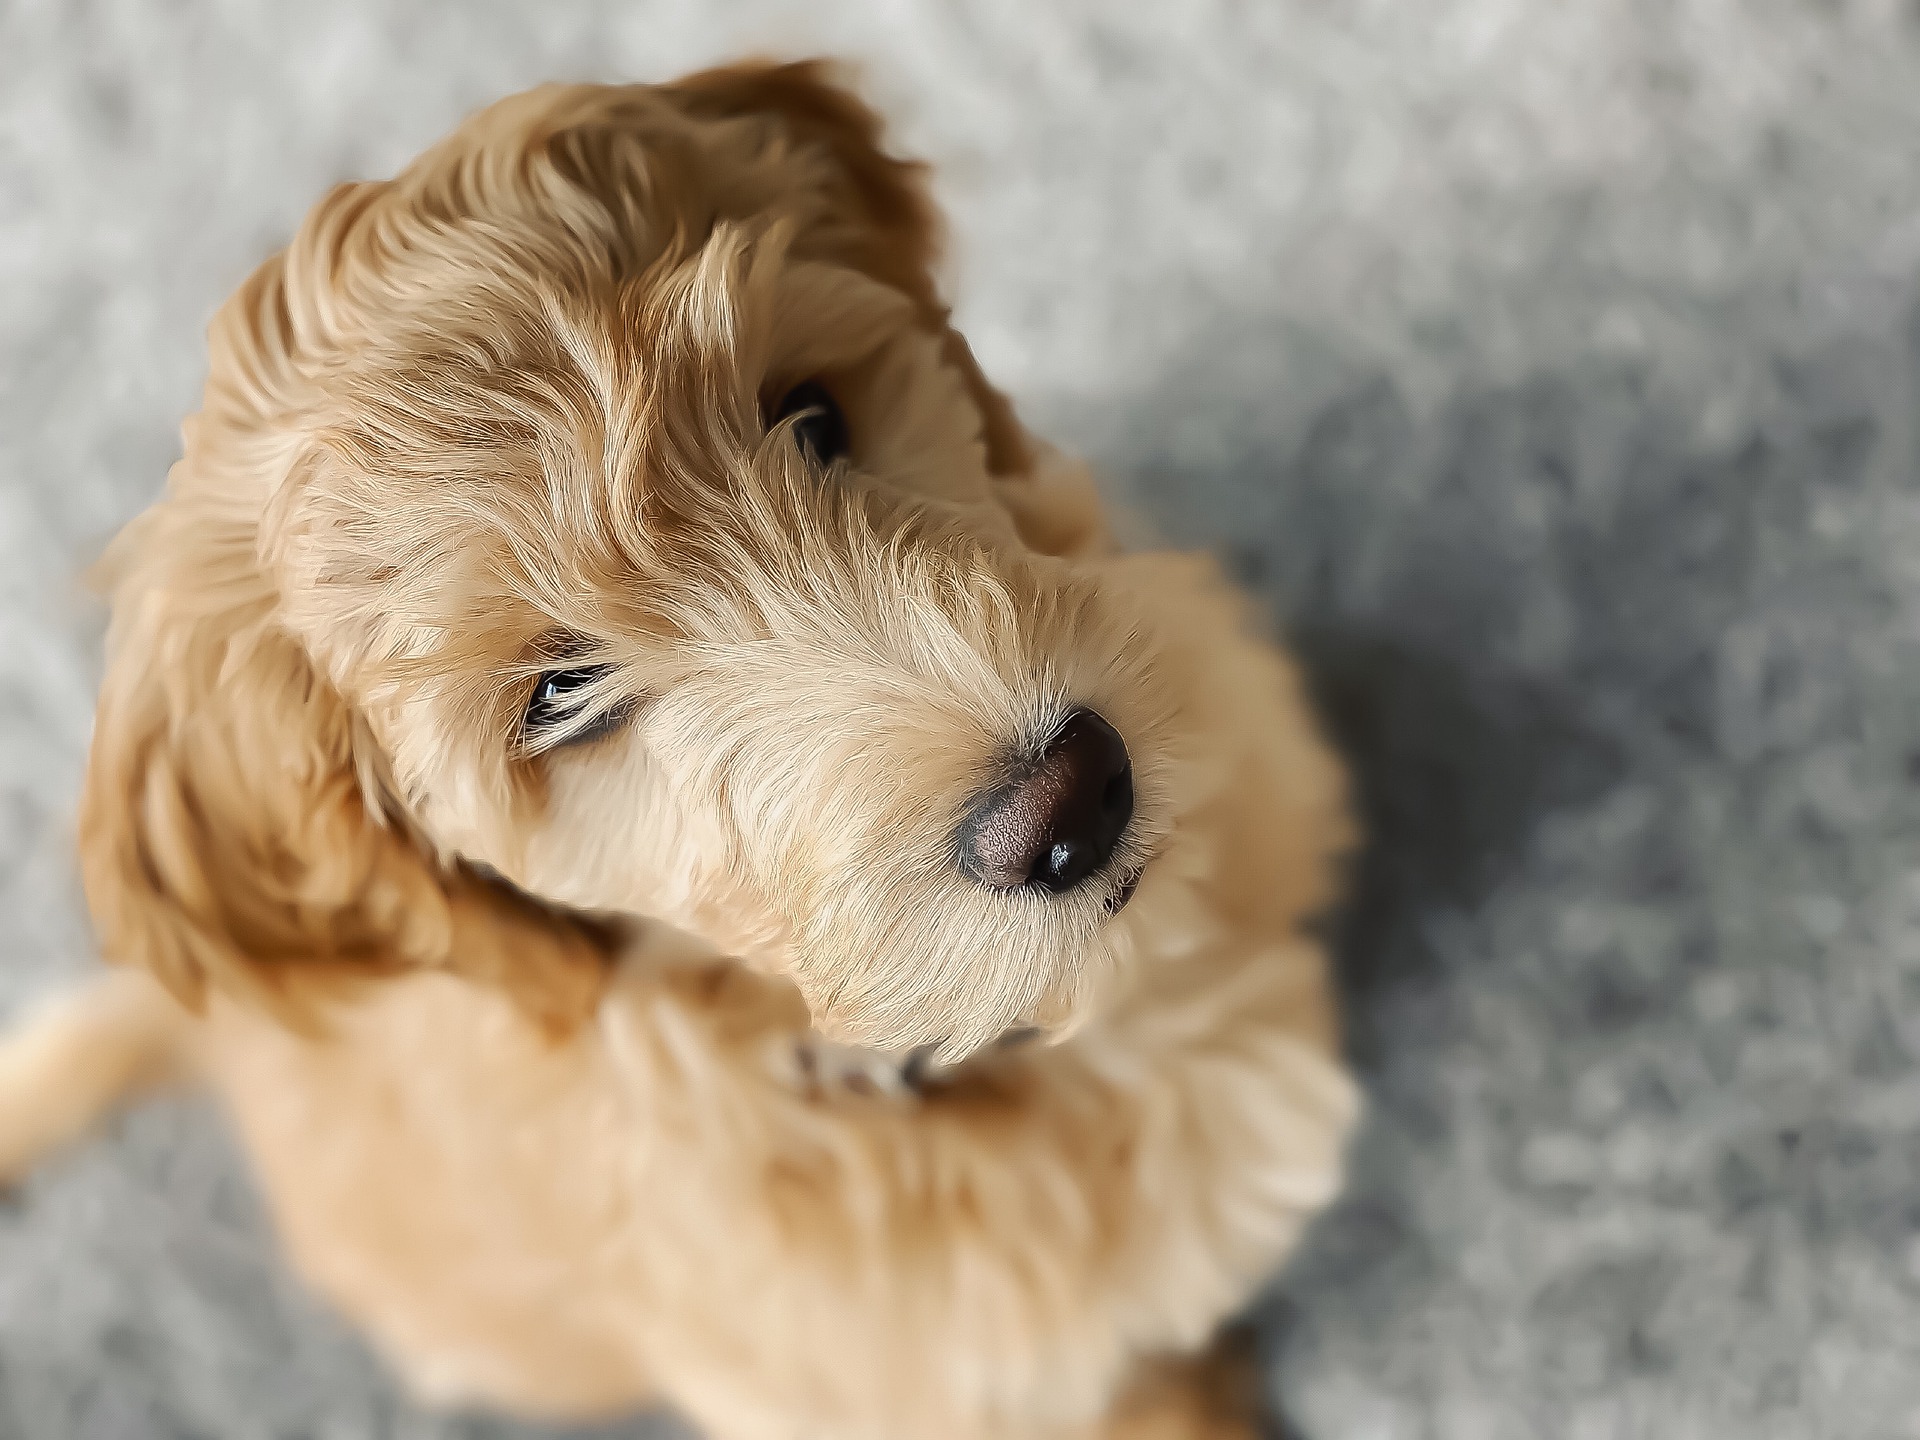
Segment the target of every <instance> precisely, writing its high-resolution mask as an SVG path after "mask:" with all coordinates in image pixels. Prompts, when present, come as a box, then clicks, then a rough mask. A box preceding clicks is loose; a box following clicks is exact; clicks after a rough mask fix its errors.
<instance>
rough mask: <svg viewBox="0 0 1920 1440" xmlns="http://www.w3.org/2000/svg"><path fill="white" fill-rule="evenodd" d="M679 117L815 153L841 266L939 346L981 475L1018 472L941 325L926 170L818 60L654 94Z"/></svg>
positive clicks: (961, 348) (1004, 422)
mask: <svg viewBox="0 0 1920 1440" xmlns="http://www.w3.org/2000/svg"><path fill="white" fill-rule="evenodd" d="M661 89H662V91H663V92H664V93H665V94H667V95H668V96H670V97H672V98H674V99H675V100H677V101H678V102H679V103H680V104H681V106H682V107H683V108H684V109H685V110H687V112H688V113H690V114H693V115H696V116H702V117H706V118H712V119H719V118H730V119H737V118H741V117H746V116H758V117H764V118H765V119H767V120H769V121H771V122H772V123H774V124H777V125H778V126H779V127H780V128H781V130H782V131H783V132H784V133H785V135H786V137H787V139H788V140H789V141H791V142H792V143H793V144H795V145H797V146H799V147H802V148H814V149H819V150H824V151H825V152H827V154H829V155H830V156H831V157H832V159H833V164H832V165H831V166H830V167H829V169H828V172H827V173H828V174H829V175H830V176H831V179H830V181H829V186H830V193H829V194H828V196H827V206H826V209H827V213H828V214H829V215H830V216H832V217H833V219H834V221H835V222H836V223H835V225H834V227H833V234H832V240H831V245H832V248H833V250H834V252H835V258H836V259H838V260H839V261H840V262H841V263H843V264H846V265H850V266H852V267H853V268H855V269H858V270H861V271H864V272H865V273H866V274H868V275H871V276H872V277H873V278H874V279H876V280H878V281H880V282H881V283H882V284H885V285H890V286H892V287H893V288H894V289H896V290H898V291H900V292H901V293H902V294H905V295H907V296H908V297H910V298H911V299H912V300H913V302H914V305H915V307H916V308H917V309H918V310H919V312H920V318H921V321H922V323H923V324H925V325H926V327H927V328H928V329H929V330H932V331H935V332H936V333H938V334H940V335H941V336H943V337H944V342H945V346H946V358H947V363H948V364H950V365H952V366H953V367H954V369H956V370H957V371H959V372H960V374H961V376H962V377H964V379H965V380H966V383H967V389H968V390H969V391H970V392H971V393H972V395H973V399H974V403H975V404H976V405H978V406H979V408H980V414H981V416H982V417H983V418H984V420H985V422H986V424H985V438H986V442H987V466H988V468H989V469H990V470H992V471H993V472H994V473H995V474H998V475H1015V474H1022V473H1024V472H1025V471H1026V470H1027V469H1028V467H1029V465H1030V463H1031V456H1030V453H1029V450H1028V439H1027V433H1026V431H1025V430H1024V429H1023V428H1022V427H1021V425H1020V422H1019V420H1018V419H1017V418H1016V417H1015V415H1014V413H1013V406H1012V405H1011V404H1009V403H1008V401H1007V397H1006V396H1004V395H1002V394H1001V393H1000V392H999V391H998V390H995V389H994V388H993V387H992V386H991V385H989V384H988V383H987V380H986V377H985V376H984V375H982V374H981V373H980V366H979V365H978V363H976V362H975V360H974V358H973V352H972V351H971V350H970V349H969V348H968V347H967V342H966V339H965V337H963V336H962V335H961V334H960V332H959V331H957V330H955V329H954V328H953V326H952V325H951V324H950V323H949V320H948V315H949V310H948V307H947V306H946V305H945V304H944V303H942V301H941V299H940V294H939V290H938V287H937V286H936V284H935V281H934V276H933V271H934V266H935V264H936V263H937V261H938V260H939V256H940V247H941V243H942V240H943V238H944V237H943V234H942V226H941V223H940V212H939V210H938V209H936V208H935V206H934V203H933V199H932V197H931V196H930V195H929V194H928V192H927V167H926V166H924V165H922V164H919V163H917V162H914V161H909V160H901V159H898V158H896V157H894V156H892V155H889V154H887V152H886V151H885V150H884V149H883V148H882V146H881V131H882V124H881V120H880V117H879V116H878V115H877V114H875V113H874V111H873V110H872V109H871V108H870V107H869V106H868V105H867V104H866V103H865V102H864V101H862V100H861V99H860V97H859V96H857V95H855V94H854V93H853V91H852V90H851V89H849V88H847V86H845V85H844V84H841V83H839V82H838V81H837V80H836V78H835V75H834V70H833V67H832V66H831V65H829V64H828V63H827V62H825V61H821V60H801V61H794V62H790V63H786V64H781V63H776V62H772V61H745V62H742V63H740V64H736V65H725V66H721V67H719V68H717V69H713V70H703V71H700V72H699V73H697V74H694V75H689V76H687V77H686V78H685V79H683V80H676V81H674V82H673V83H671V84H669V85H664V86H662V87H661Z"/></svg>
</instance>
